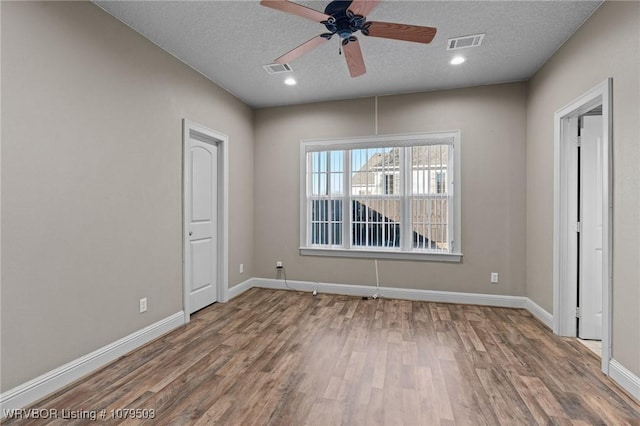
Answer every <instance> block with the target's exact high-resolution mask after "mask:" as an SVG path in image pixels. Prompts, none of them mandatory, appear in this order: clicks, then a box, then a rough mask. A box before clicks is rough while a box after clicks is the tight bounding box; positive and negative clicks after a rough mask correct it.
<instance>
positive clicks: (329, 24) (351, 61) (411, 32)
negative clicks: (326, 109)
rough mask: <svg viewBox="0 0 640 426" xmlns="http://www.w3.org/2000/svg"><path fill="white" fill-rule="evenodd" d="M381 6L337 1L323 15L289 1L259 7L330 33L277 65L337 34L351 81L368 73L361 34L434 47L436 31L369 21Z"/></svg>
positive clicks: (363, 0)
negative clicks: (272, 10) (360, 38)
mask: <svg viewBox="0 0 640 426" xmlns="http://www.w3.org/2000/svg"><path fill="white" fill-rule="evenodd" d="M379 2H380V0H347V1H343V0H336V1H332V2H331V3H329V5H327V7H326V8H325V9H324V13H322V12H319V11H317V10H315V9H311V8H309V7H306V6H302V5H300V4H298V3H294V2H292V1H289V0H262V1H261V2H260V4H261V5H263V6H267V7H270V8H272V9H277V10H280V11H282V12H287V13H291V14H292V15H297V16H301V17H303V18H307V19H310V20H312V21H315V22H319V23H321V24H323V25H324V26H325V27H326V28H327V30H328V31H329V32H326V33H322V34H320V35H318V36H316V37H314V38H312V39H311V40H308V41H306V42H304V43H302V44H301V45H300V46H298V47H296V48H295V49H293V50H291V51H289V52H287V53H285V54H284V55H282V56H280V57H279V58H277V59H276V60H275V61H274V62H275V63H277V64H286V63H289V62H291V61H293V60H294V59H296V58H298V57H300V56H302V55H303V54H305V53H307V52H309V51H310V50H312V49H315V48H316V47H318V46H320V45H321V44H323V43H325V42H327V41H329V40H330V39H331V37H333V36H334V35H336V34H337V35H338V36H339V37H340V38H341V39H342V42H341V46H342V51H344V57H345V59H346V61H347V67H348V68H349V74H351V77H358V76H360V75H362V74H364V73H366V72H367V70H366V67H365V65H364V59H363V58H362V50H360V44H359V43H358V39H357V38H356V36H354V34H355V33H356V32H358V31H360V32H361V33H362V34H364V35H366V36H370V37H382V38H390V39H395V40H404V41H414V42H417V43H431V40H433V37H435V35H436V29H435V28H432V27H421V26H418V25H406V24H395V23H391V22H377V21H367V15H368V14H369V12H371V11H372V10H373V9H374V8H375V7H376V6H377V5H378V3H379Z"/></svg>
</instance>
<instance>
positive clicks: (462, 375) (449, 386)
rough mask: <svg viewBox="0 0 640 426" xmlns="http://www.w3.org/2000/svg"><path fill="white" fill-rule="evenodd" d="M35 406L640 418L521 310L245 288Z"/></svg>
mask: <svg viewBox="0 0 640 426" xmlns="http://www.w3.org/2000/svg"><path fill="white" fill-rule="evenodd" d="M34 407H35V408H57V409H58V410H62V409H66V410H101V409H107V410H111V409H115V408H147V409H154V410H155V413H156V418H155V419H154V420H153V421H149V422H148V423H150V424H151V423H152V424H197V425H200V424H210V423H218V424H233V425H248V424H272V425H301V424H314V425H338V424H345V425H379V424H385V425H399V424H405V425H498V424H504V425H520V424H526V425H529V424H531V425H535V424H540V425H546V424H559V425H570V424H573V425H585V424H607V425H625V424H632V425H638V424H640V406H639V405H637V404H636V403H635V402H634V401H633V400H632V399H631V398H629V397H628V396H626V395H625V394H624V393H623V392H621V391H620V390H619V389H618V388H617V387H616V386H615V385H614V384H613V383H612V382H611V381H610V380H608V379H607V378H606V377H604V376H603V375H602V374H601V373H600V371H599V360H598V359H597V358H596V357H595V356H594V355H592V354H591V353H590V352H589V350H588V349H587V348H585V347H584V346H582V345H581V344H580V343H578V342H577V341H576V340H575V339H568V338H559V337H557V336H554V335H553V334H552V333H551V332H550V331H549V330H548V329H547V328H545V327H544V326H543V325H541V323H539V322H538V321H537V320H535V319H534V318H533V317H532V316H531V315H530V314H529V313H528V312H527V311H524V310H520V309H507V308H490V307H481V306H471V305H454V304H442V303H427V302H412V301H402V300H387V299H378V300H362V299H361V298H356V297H347V296H335V295H327V294H320V295H318V296H317V297H312V296H311V295H310V294H309V293H298V292H293V291H279V290H265V289H255V288H254V289H252V290H250V291H248V292H246V293H244V294H243V295H241V296H239V297H237V298H236V299H234V300H232V301H230V302H229V303H226V304H215V305H213V306H210V307H208V308H206V309H204V310H202V311H200V312H198V313H196V314H195V315H194V316H192V321H191V323H190V324H188V325H187V326H184V327H181V328H180V329H178V330H175V331H173V332H172V333H169V334H167V335H165V336H164V337H162V338H160V339H158V340H156V341H154V342H152V343H150V344H148V345H146V346H145V347H143V348H141V349H139V350H137V351H134V352H132V353H130V354H128V355H127V356H124V357H122V358H120V359H119V360H117V361H116V362H114V363H112V364H110V365H109V366H107V367H105V368H103V369H101V370H99V371H97V372H96V373H94V374H92V375H91V376H89V377H87V378H85V379H83V380H81V381H79V382H78V383H76V384H74V385H73V386H71V387H69V388H68V389H65V390H63V391H61V392H59V393H57V394H54V395H52V396H50V397H48V398H46V399H45V400H43V401H41V402H39V403H37V404H35V405H34ZM39 423H40V424H42V421H40V422H39ZM69 423H70V422H69V420H58V421H55V422H53V424H69ZM81 423H87V424H91V423H93V422H90V421H84V422H83V421H78V422H76V424H81ZM106 423H117V422H116V421H114V420H111V421H109V420H107V421H106ZM139 423H141V421H139V420H136V421H128V422H125V424H139ZM7 424H38V422H37V421H20V422H12V421H9V422H7Z"/></svg>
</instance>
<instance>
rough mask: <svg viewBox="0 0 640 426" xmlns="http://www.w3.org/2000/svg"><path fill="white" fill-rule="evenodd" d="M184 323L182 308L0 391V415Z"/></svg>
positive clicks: (51, 391) (45, 394)
mask: <svg viewBox="0 0 640 426" xmlns="http://www.w3.org/2000/svg"><path fill="white" fill-rule="evenodd" d="M184 323H185V321H184V312H182V311H181V312H177V313H175V314H173V315H171V316H169V317H167V318H165V319H163V320H160V321H158V322H156V323H155V324H151V325H149V326H148V327H145V328H143V329H142V330H138V331H136V332H135V333H132V334H130V335H128V336H126V337H123V338H122V339H120V340H117V341H115V342H113V343H111V344H109V345H107V346H104V347H102V348H100V349H98V350H95V351H93V352H91V353H89V354H87V355H84V356H81V357H80V358H77V359H75V360H73V361H71V362H68V363H66V364H64V365H62V366H60V367H58V368H56V369H54V370H51V371H49V372H48V373H45V374H43V375H41V376H39V377H36V378H35V379H33V380H30V381H28V382H27V383H24V384H22V385H20V386H17V387H15V388H13V389H10V390H8V391H6V392H4V393H3V394H1V395H0V417H1V416H2V413H5V410H14V409H20V408H24V407H26V406H28V405H29V404H31V403H33V402H36V401H37V400H39V399H41V398H43V397H45V396H47V395H49V394H50V393H53V392H55V391H57V390H59V389H61V388H63V387H64V386H66V385H68V384H69V383H72V382H73V381H75V380H78V379H79V378H81V377H83V376H85V375H87V374H89V373H91V372H93V371H95V370H96V369H98V368H100V367H103V366H105V365H107V364H108V363H110V362H111V361H113V360H115V359H117V358H119V357H121V356H122V355H125V354H127V353H129V352H131V351H132V350H134V349H136V348H139V347H140V346H142V345H144V344H146V343H148V342H150V341H152V340H154V339H156V338H158V337H160V336H162V335H163V334H166V333H168V332H169V331H171V330H173V329H175V328H177V327H179V326H181V325H183V324H184Z"/></svg>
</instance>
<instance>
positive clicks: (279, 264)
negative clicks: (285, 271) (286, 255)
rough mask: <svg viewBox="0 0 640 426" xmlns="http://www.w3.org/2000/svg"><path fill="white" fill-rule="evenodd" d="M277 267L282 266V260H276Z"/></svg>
mask: <svg viewBox="0 0 640 426" xmlns="http://www.w3.org/2000/svg"><path fill="white" fill-rule="evenodd" d="M276 268H282V261H280V260H278V261H277V262H276Z"/></svg>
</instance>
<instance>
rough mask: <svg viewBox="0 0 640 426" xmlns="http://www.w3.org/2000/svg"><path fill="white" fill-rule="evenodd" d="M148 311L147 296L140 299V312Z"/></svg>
mask: <svg viewBox="0 0 640 426" xmlns="http://www.w3.org/2000/svg"><path fill="white" fill-rule="evenodd" d="M143 312H147V298H146V297H145V298H142V299H140V313H143Z"/></svg>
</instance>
